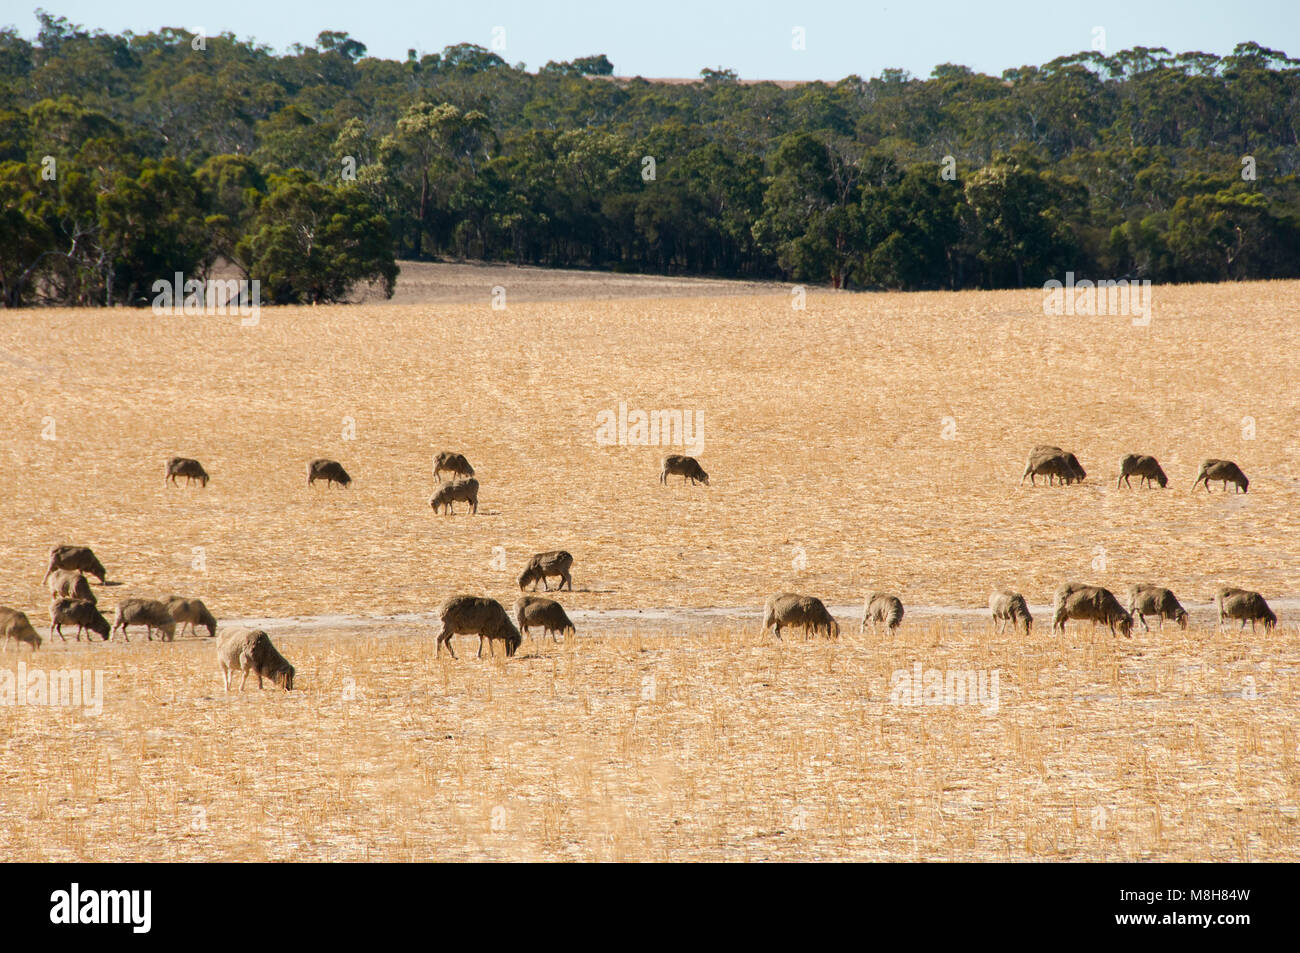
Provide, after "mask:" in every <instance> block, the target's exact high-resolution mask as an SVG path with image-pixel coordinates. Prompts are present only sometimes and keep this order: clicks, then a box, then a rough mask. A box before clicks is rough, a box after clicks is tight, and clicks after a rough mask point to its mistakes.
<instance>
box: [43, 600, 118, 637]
mask: <svg viewBox="0 0 1300 953" xmlns="http://www.w3.org/2000/svg"><path fill="white" fill-rule="evenodd" d="M65 625H75V626H76V627H77V641H78V642H80V641H81V633H82V632H84V631H85V630H86V629H89V630H90V631H91V632H97V633H98V634H99V637H100V638H101V639H103V640H105V641H107V640H108V638H109V636H110V635H111V634H112V630H111V629H110V628H109V626H108V620H107V619H105V618H104V616H103V614H102V613H101V612H100V611H99V608H98V607H97V606H96V605H95V604H94V603H93V602H91V601H89V600H88V599H55V600H54V602H53V603H51V604H50V631H51V632H52V633H56V634H57V635H58V637H59V638H60V639H62V640H63V641H64V642H66V641H67V640H68V637H67V636H66V635H64V634H63V627H64V626H65ZM86 641H90V636H86Z"/></svg>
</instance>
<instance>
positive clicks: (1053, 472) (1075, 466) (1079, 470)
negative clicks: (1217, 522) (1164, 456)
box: [1020, 444, 1250, 493]
mask: <svg viewBox="0 0 1300 953" xmlns="http://www.w3.org/2000/svg"><path fill="white" fill-rule="evenodd" d="M1087 475H1088V473H1087V471H1085V470H1084V469H1083V466H1082V464H1080V463H1079V458H1078V457H1076V456H1075V455H1074V454H1072V453H1070V452H1068V451H1066V450H1062V449H1061V448H1060V447H1053V446H1049V445H1047V444H1039V445H1038V446H1037V447H1034V449H1033V450H1030V451H1029V461H1028V462H1027V463H1026V464H1025V472H1024V475H1023V476H1021V477H1020V482H1021V483H1024V482H1025V479H1026V477H1027V478H1028V479H1029V482H1030V483H1031V484H1033V483H1035V480H1034V477H1040V476H1041V477H1047V483H1048V485H1049V486H1050V485H1051V484H1053V483H1055V482H1056V481H1057V480H1060V481H1061V482H1062V483H1066V484H1069V483H1080V482H1082V481H1083V479H1084V478H1085V477H1086V476H1087ZM1132 477H1140V478H1141V479H1139V480H1138V486H1142V485H1143V484H1145V485H1147V486H1151V485H1152V484H1153V483H1158V484H1160V488H1161V489H1164V488H1165V487H1167V486H1168V485H1169V477H1167V476H1165V471H1164V469H1163V468H1161V466H1160V462H1159V461H1158V460H1156V458H1155V457H1152V456H1149V455H1147V454H1145V453H1130V454H1126V455H1125V456H1124V458H1123V459H1122V460H1120V462H1119V478H1118V479H1117V480H1116V481H1115V487H1116V489H1118V488H1119V487H1120V486H1127V487H1132V486H1133V484H1132V482H1130V478H1132ZM1211 481H1213V482H1215V483H1222V484H1223V489H1224V490H1225V491H1226V490H1227V489H1228V484H1229V483H1231V484H1233V485H1234V486H1235V487H1236V488H1237V492H1238V493H1247V492H1249V491H1250V480H1248V479H1246V474H1244V473H1242V472H1241V467H1239V466H1237V464H1235V463H1233V462H1232V461H1231V460H1206V461H1205V462H1204V463H1202V464H1201V469H1200V470H1198V471H1197V473H1196V480H1195V482H1193V483H1192V489H1193V490H1194V489H1196V488H1197V487H1198V486H1200V485H1201V484H1202V483H1204V484H1205V491H1206V492H1207V493H1208V492H1209V491H1210V483H1211Z"/></svg>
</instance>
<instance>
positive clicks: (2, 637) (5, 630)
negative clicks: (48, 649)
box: [0, 606, 41, 652]
mask: <svg viewBox="0 0 1300 953" xmlns="http://www.w3.org/2000/svg"><path fill="white" fill-rule="evenodd" d="M10 639H13V641H15V642H26V643H27V644H28V645H30V646H31V647H32V651H33V652H35V651H36V650H37V649H39V648H40V647H41V637H40V635H38V634H37V632H36V630H35V629H34V628H32V623H31V620H30V619H28V618H27V613H25V612H19V611H18V610H17V609H10V608H7V607H6V606H0V642H3V643H4V647H5V648H6V649H8V648H9V640H10Z"/></svg>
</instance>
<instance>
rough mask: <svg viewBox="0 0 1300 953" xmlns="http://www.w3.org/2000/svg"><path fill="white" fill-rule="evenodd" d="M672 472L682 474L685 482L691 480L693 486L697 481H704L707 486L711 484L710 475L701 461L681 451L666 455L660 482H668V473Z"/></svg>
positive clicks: (660, 472) (660, 473)
mask: <svg viewBox="0 0 1300 953" xmlns="http://www.w3.org/2000/svg"><path fill="white" fill-rule="evenodd" d="M670 473H673V474H678V475H680V476H681V478H682V482H683V483H685V482H686V481H687V480H690V481H691V486H694V485H695V484H696V483H703V484H704V485H705V486H708V485H709V475H708V474H707V473H705V472H704V468H703V467H701V466H700V461H698V460H696V459H695V458H694V457H686V456H683V455H682V454H680V453H670V454H669V455H668V456H666V457H664V465H663V469H662V470H660V471H659V482H660V483H667V482H668V474H670Z"/></svg>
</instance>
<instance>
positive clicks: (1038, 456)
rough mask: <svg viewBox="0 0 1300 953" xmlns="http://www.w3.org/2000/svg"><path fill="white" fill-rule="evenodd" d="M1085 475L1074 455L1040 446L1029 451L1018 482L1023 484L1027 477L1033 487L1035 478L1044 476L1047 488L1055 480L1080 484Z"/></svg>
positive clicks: (1055, 448)
mask: <svg viewBox="0 0 1300 953" xmlns="http://www.w3.org/2000/svg"><path fill="white" fill-rule="evenodd" d="M1087 475H1088V474H1087V472H1086V471H1085V470H1084V469H1083V466H1082V465H1081V464H1080V463H1079V458H1078V457H1076V456H1075V455H1074V454H1072V453H1068V452H1066V451H1065V450H1062V449H1061V448H1060V447H1049V446H1047V445H1045V444H1040V445H1039V446H1037V447H1034V449H1033V450H1031V451H1029V460H1028V461H1027V462H1026V463H1025V472H1024V473H1023V474H1021V477H1020V482H1021V483H1024V482H1025V477H1029V483H1030V485H1034V484H1035V480H1034V477H1035V476H1045V477H1047V483H1048V485H1049V486H1050V485H1051V484H1052V482H1053V481H1054V480H1056V479H1059V480H1060V481H1061V482H1062V483H1066V484H1069V483H1076V482H1079V483H1081V482H1083V480H1084V478H1085V477H1086V476H1087Z"/></svg>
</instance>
